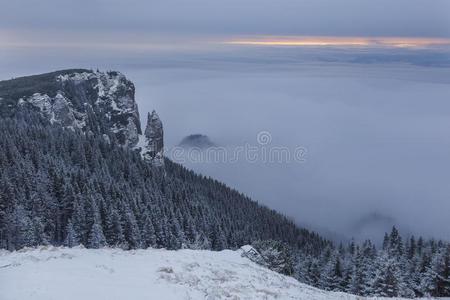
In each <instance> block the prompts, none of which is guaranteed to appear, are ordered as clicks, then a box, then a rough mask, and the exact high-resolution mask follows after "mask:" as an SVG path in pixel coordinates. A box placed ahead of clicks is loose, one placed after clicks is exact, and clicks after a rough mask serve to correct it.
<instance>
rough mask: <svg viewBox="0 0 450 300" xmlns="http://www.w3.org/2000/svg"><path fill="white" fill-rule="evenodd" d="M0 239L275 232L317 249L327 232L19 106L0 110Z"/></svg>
mask: <svg viewBox="0 0 450 300" xmlns="http://www.w3.org/2000/svg"><path fill="white" fill-rule="evenodd" d="M0 128H1V131H0V167H1V170H2V172H1V175H0V176H1V177H0V182H1V187H0V199H1V200H0V201H1V206H0V208H1V209H0V211H1V215H0V218H1V219H0V220H1V222H0V224H1V246H2V248H6V249H10V250H13V249H19V248H22V247H25V246H36V245H39V244H46V243H51V244H54V245H61V244H65V245H68V246H71V245H75V244H78V243H82V244H84V245H86V246H88V247H93V248H98V247H101V246H104V245H110V246H118V247H122V248H125V249H128V248H142V247H148V246H153V247H167V248H170V249H178V248H181V247H183V246H185V247H192V248H206V249H216V250H220V249H224V248H236V247H238V246H241V245H244V244H246V243H249V242H251V241H253V240H256V239H276V240H281V241H285V242H287V243H289V244H290V245H292V246H294V247H295V248H299V249H304V250H305V251H307V252H308V253H312V254H318V253H319V252H320V249H322V248H323V246H324V245H326V244H327V243H328V242H327V241H325V240H323V239H321V238H320V237H319V236H317V235H316V234H314V233H311V232H309V231H307V230H302V229H299V228H297V227H296V226H295V224H294V223H293V222H291V221H290V220H288V219H286V218H285V217H284V216H282V215H280V214H278V213H276V212H275V211H273V210H270V209H268V208H266V207H263V206H260V205H258V204H257V203H256V202H254V201H252V200H250V199H249V198H247V197H245V196H244V195H242V194H240V193H238V192H237V191H235V190H232V189H230V188H228V187H226V186H225V185H223V184H221V183H219V182H218V181H215V180H212V179H209V178H204V177H202V176H199V175H196V174H194V173H193V172H191V171H188V170H186V169H185V168H183V167H182V166H180V165H177V164H174V163H171V162H170V161H167V162H166V167H165V169H161V168H157V167H153V166H151V165H149V164H148V163H146V162H145V161H144V160H142V159H141V157H140V155H139V154H138V153H137V152H135V151H133V150H132V149H128V148H124V147H118V146H117V145H116V143H115V142H114V136H113V135H111V136H110V139H109V142H108V140H105V139H104V138H103V137H101V136H100V137H98V136H95V135H85V134H83V133H81V132H79V131H73V130H68V129H63V128H62V127H60V126H52V125H51V124H50V123H49V122H48V121H47V120H46V119H44V118H42V117H41V116H40V115H39V114H36V113H34V112H30V111H26V110H24V111H22V112H20V113H18V114H17V115H16V117H14V118H3V119H1V120H0Z"/></svg>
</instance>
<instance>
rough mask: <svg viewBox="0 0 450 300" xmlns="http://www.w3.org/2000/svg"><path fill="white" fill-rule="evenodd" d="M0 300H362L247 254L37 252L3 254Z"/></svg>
mask: <svg viewBox="0 0 450 300" xmlns="http://www.w3.org/2000/svg"><path fill="white" fill-rule="evenodd" d="M0 299H2V300H13V299H24V300H25V299H34V300H41V299H45V300H51V299H66V300H71V299H96V300H100V299H108V300H110V299H133V300H138V299H147V300H148V299H308V300H314V299H355V300H356V299H361V297H356V296H352V295H349V294H344V293H332V292H325V291H321V290H319V289H316V288H313V287H310V286H308V285H305V284H302V283H299V282H298V281H296V280H295V279H293V278H291V277H287V276H284V275H280V274H278V273H275V272H273V271H270V270H268V269H266V268H264V267H261V266H259V265H257V264H255V263H253V262H251V261H250V260H249V259H247V258H245V257H242V250H237V251H231V250H224V251H220V252H214V251H206V250H178V251H168V250H164V249H147V250H133V251H123V250H120V249H98V250H95V249H84V248H71V249H70V248H57V247H40V248H35V249H24V250H19V251H15V252H7V251H3V252H0Z"/></svg>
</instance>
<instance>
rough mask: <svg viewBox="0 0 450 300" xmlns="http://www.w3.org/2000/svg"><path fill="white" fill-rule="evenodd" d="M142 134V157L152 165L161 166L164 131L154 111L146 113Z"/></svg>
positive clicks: (162, 162) (162, 161)
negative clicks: (145, 124)
mask: <svg viewBox="0 0 450 300" xmlns="http://www.w3.org/2000/svg"><path fill="white" fill-rule="evenodd" d="M144 136H145V144H144V147H143V149H142V152H141V153H142V157H143V158H144V159H145V160H147V161H149V162H151V163H152V164H154V165H158V166H162V165H163V164H164V157H163V154H164V131H163V125H162V122H161V120H160V118H159V116H158V114H157V113H156V112H155V111H153V112H152V113H149V114H148V117H147V126H146V128H145V132H144Z"/></svg>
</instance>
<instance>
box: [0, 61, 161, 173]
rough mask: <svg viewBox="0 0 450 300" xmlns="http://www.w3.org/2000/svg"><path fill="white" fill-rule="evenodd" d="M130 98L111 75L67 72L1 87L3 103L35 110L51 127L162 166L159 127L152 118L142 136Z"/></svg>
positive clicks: (118, 76)
mask: <svg viewBox="0 0 450 300" xmlns="http://www.w3.org/2000/svg"><path fill="white" fill-rule="evenodd" d="M15 86H20V89H17V88H14V87H15ZM2 88H3V90H2ZM134 95H135V88H134V84H133V83H132V82H131V81H130V80H128V79H127V78H126V77H125V76H124V75H123V74H122V73H120V72H115V71H109V72H100V71H96V72H95V71H90V70H66V71H57V72H54V73H47V74H42V75H36V76H29V77H22V78H17V79H13V80H10V81H3V82H0V96H2V97H6V98H7V100H8V101H9V102H8V103H14V102H15V103H16V105H14V106H16V107H18V108H24V107H29V108H32V109H36V110H38V111H40V112H41V113H42V115H44V116H45V117H47V118H48V120H49V121H50V122H51V123H52V124H59V125H61V126H63V127H65V128H69V129H73V130H75V129H80V130H82V131H84V132H85V133H88V134H98V135H101V136H103V137H104V138H105V139H106V140H108V141H111V140H112V139H114V140H115V141H116V142H117V143H118V144H119V145H121V146H124V147H130V148H133V149H139V151H141V154H142V156H143V158H144V159H145V160H147V161H149V162H151V163H153V164H155V165H162V164H163V127H162V122H161V120H160V119H159V117H158V115H157V114H156V112H152V113H151V114H149V119H148V122H147V128H146V130H145V134H144V135H142V130H141V124H140V119H139V110H138V107H137V104H136V101H135V99H134ZM2 102H4V101H2ZM8 105H9V104H8ZM10 106H11V105H9V106H8V107H10ZM3 109H4V108H3ZM8 109H9V108H8ZM12 110H13V109H11V111H12Z"/></svg>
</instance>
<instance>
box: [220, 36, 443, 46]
mask: <svg viewBox="0 0 450 300" xmlns="http://www.w3.org/2000/svg"><path fill="white" fill-rule="evenodd" d="M225 44H231V45H248V46H293V47H307V46H313V47H321V46H334V47H377V46H379V47H405V48H420V47H428V46H439V45H450V39H448V38H409V37H330V36H291V37H289V36H286V37H278V36H264V37H253V38H252V37H250V38H236V39H232V40H229V41H225Z"/></svg>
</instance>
